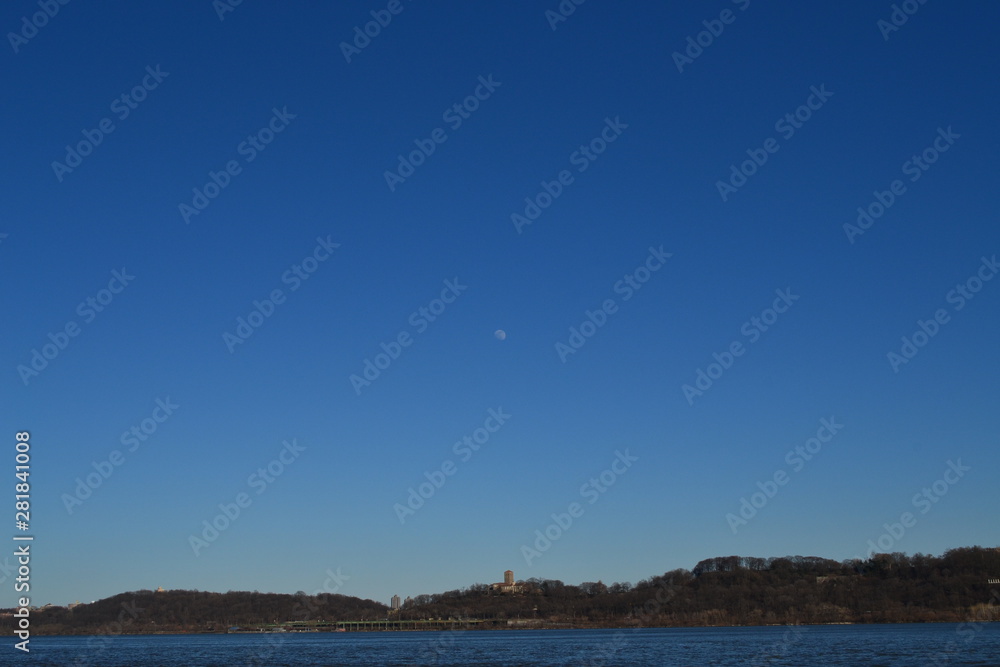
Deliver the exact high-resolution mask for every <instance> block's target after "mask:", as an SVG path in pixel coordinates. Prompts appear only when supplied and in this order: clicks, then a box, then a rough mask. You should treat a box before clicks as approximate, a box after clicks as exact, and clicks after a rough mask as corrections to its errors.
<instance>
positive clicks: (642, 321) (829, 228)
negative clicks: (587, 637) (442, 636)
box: [0, 0, 1000, 606]
mask: <svg viewBox="0 0 1000 667" xmlns="http://www.w3.org/2000/svg"><path fill="white" fill-rule="evenodd" d="M51 4H52V5H54V6H55V5H58V6H57V7H56V9H57V10H58V11H57V12H56V13H54V15H52V16H51V17H50V16H47V15H45V9H44V8H40V6H47V5H45V2H42V3H41V4H39V3H37V2H29V1H27V0H17V1H16V2H10V3H5V4H4V6H3V9H2V10H0V27H2V28H3V32H4V33H6V34H7V37H6V40H7V42H8V45H7V47H5V48H7V49H8V51H7V53H6V55H5V56H3V58H4V59H5V63H4V66H3V68H2V72H3V74H2V75H0V76H2V78H3V82H4V90H5V95H4V99H5V102H4V107H3V109H4V110H3V114H4V118H5V120H6V128H7V130H6V131H5V132H4V133H3V139H2V142H3V149H4V151H3V152H4V155H5V159H4V160H2V161H0V177H2V182H3V183H4V184H5V193H6V195H5V198H4V216H3V219H2V221H0V233H2V234H4V235H5V236H4V237H3V238H2V239H0V272H2V280H3V286H4V289H3V300H4V308H3V314H4V318H5V321H4V325H3V327H2V331H3V346H2V354H3V364H2V367H3V368H4V372H5V378H6V379H5V380H4V381H3V383H2V386H3V389H2V391H3V393H2V403H3V410H2V423H3V437H4V438H6V439H7V441H8V443H9V444H8V447H7V449H6V451H7V456H6V459H5V460H6V465H7V466H8V473H7V477H6V479H7V480H8V481H7V482H6V486H4V487H2V488H0V492H2V493H4V494H7V497H8V498H9V499H10V502H9V503H8V510H9V515H8V537H7V538H6V539H8V540H9V539H10V538H11V537H12V536H13V535H15V534H31V535H34V536H35V541H34V542H33V544H32V547H31V548H32V554H33V558H32V562H31V565H32V572H31V582H30V583H31V591H30V594H31V599H32V604H44V603H46V602H53V603H58V604H65V603H68V602H72V601H74V600H81V601H90V600H94V599H98V598H102V597H107V596H110V595H113V594H116V593H119V592H123V591H129V590H136V589H142V588H155V587H157V586H163V587H164V588H168V589H169V588H184V589H200V590H210V591H227V590H259V591H274V592H286V593H293V592H295V591H298V590H304V591H307V592H313V591H316V590H318V589H322V588H323V587H324V586H325V587H326V588H327V590H333V589H336V590H337V591H338V592H340V593H344V594H348V595H356V596H360V597H367V598H373V599H377V600H380V601H382V602H386V603H388V601H389V598H390V596H391V595H393V594H394V593H398V594H400V595H401V596H403V597H405V596H407V595H417V594H421V593H431V592H437V591H443V590H449V589H455V588H461V587H464V586H467V585H470V584H472V583H475V582H483V583H490V582H494V581H500V580H501V579H502V573H503V571H504V570H506V569H508V568H510V569H513V570H514V572H515V576H516V577H517V578H518V579H524V578H529V577H543V578H553V579H562V580H564V581H566V582H569V583H579V582H581V581H597V580H603V581H604V582H606V583H610V582H611V581H632V582H635V581H637V580H639V579H642V578H645V577H648V576H650V575H655V574H661V573H663V572H665V571H667V570H671V569H674V568H681V567H683V568H691V567H693V566H694V565H695V563H697V562H698V561H699V560H701V559H703V558H707V557H712V556H722V555H729V554H740V555H754V556H781V555H789V554H801V555H818V556H825V557H831V558H835V559H838V560H839V559H847V558H852V557H855V556H864V555H866V554H867V552H868V551H869V550H870V549H871V548H872V545H870V544H869V540H871V541H872V542H873V543H874V546H876V547H878V548H879V549H878V550H880V551H881V550H885V551H905V552H908V553H914V552H925V553H940V552H942V551H943V550H945V549H948V548H951V547H956V546H967V545H973V544H980V545H984V546H995V545H997V544H998V543H1000V530H998V524H997V519H996V501H997V499H998V492H997V477H996V470H997V467H998V464H1000V449H998V447H997V445H998V439H997V437H998V436H997V425H998V417H997V415H998V412H997V404H998V399H1000V386H998V380H997V367H998V352H997V327H998V324H1000V315H998V313H1000V309H998V305H1000V280H993V278H994V277H995V274H996V273H997V271H998V270H1000V267H998V266H997V265H996V263H995V262H996V258H997V256H998V254H1000V232H998V227H997V215H996V214H997V207H996V192H997V188H996V183H997V175H998V173H997V147H998V145H1000V144H998V140H1000V132H998V130H997V122H996V113H995V109H996V106H997V102H998V95H997V88H996V80H997V73H998V70H997V52H996V40H995V37H996V35H995V26H996V25H997V23H998V19H1000V8H998V7H997V6H996V5H995V4H994V3H959V4H955V3H944V2H927V3H925V4H918V3H917V2H915V1H913V0H910V1H909V2H904V3H902V5H903V6H901V7H900V9H899V12H898V13H896V14H895V15H894V10H893V7H892V5H891V3H889V2H884V3H882V2H875V3H872V2H861V1H860V0H851V1H848V2H839V3H818V4H817V3H798V2H778V3H774V2H759V1H758V0H749V2H747V1H746V0H739V1H738V2H730V1H729V0H718V1H717V2H714V3H662V4H661V3H626V4H624V5H623V4H621V3H610V2H600V1H599V0H591V1H589V2H584V3H582V4H580V5H576V4H574V3H571V2H569V1H564V2H563V3H562V5H561V6H562V11H563V12H564V13H565V15H563V14H558V13H557V12H559V7H560V5H559V4H558V3H557V2H556V0H549V1H547V2H515V3H502V4H499V5H495V6H487V5H483V4H481V3H458V2H450V3H430V2H422V1H419V0H418V1H416V2H409V1H408V0H403V1H402V2H401V3H400V4H396V3H394V2H389V3H386V2H372V3H306V2H285V3H264V2H243V3H241V4H239V5H236V6H230V5H228V4H224V0H223V1H221V2H216V3H214V4H213V3H212V2H210V0H197V1H195V0H188V1H184V2H172V3H158V4H151V3H114V4H111V5H107V4H103V3H98V4H96V5H95V4H94V3H84V2H71V3H69V4H65V5H63V4H58V3H56V2H54V1H53V2H52V3H51ZM654 5H655V6H654ZM904 6H905V7H904ZM229 10H231V11H229ZM54 11H55V9H53V8H52V7H50V8H49V12H50V13H51V12H54ZM907 11H909V12H910V13H907ZM373 12H374V14H373ZM563 19H565V20H563ZM904 19H905V22H904ZM880 21H881V22H882V23H881V25H880ZM379 22H381V24H384V25H380V23H379ZM366 24H368V25H366ZM355 28H357V30H355ZM366 30H367V31H368V33H369V34H370V35H374V36H368V35H365V34H364V33H365V31H366ZM689 37H690V41H689V40H688V38H689ZM526 199H527V201H526ZM859 207H860V208H861V213H859V210H858V209H859ZM859 217H860V220H859ZM845 225H846V227H845ZM422 309H423V310H422ZM588 313H589V315H588ZM921 323H922V324H921ZM498 330H499V331H503V332H504V334H497V333H495V332H497V331H498ZM904 338H905V339H906V340H905V341H904V340H903V339H904ZM911 346H912V347H911ZM734 353H735V354H734ZM380 355H381V356H380ZM366 373H367V376H366ZM352 376H355V377H354V378H353V379H352ZM824 420H825V421H824ZM133 429H135V433H133V432H132V431H133ZM19 431H28V432H30V447H31V449H30V456H31V460H30V466H31V468H30V479H29V482H30V506H31V509H30V511H31V517H30V528H29V530H28V531H18V530H17V529H16V528H15V524H14V521H15V517H14V516H13V515H14V507H13V496H14V494H15V486H14V485H15V483H16V482H17V480H16V479H15V478H14V465H15V461H14V455H15V450H14V441H15V434H16V433H17V432H19ZM466 438H468V441H466V440H465V439H466ZM810 439H812V440H810ZM285 443H287V444H285ZM473 446H475V447H476V448H474V447H473ZM949 462H950V463H949ZM269 470H270V471H269ZM591 480H593V481H591ZM421 485H423V486H421ZM411 489H412V493H411ZM925 489H926V492H925ZM754 494H757V495H754ZM237 511H238V512H239V514H238V515H237V514H236V513H237ZM227 513H228V514H229V515H230V516H229V517H227V516H226V514H227ZM553 515H555V517H553ZM213 523H214V524H215V527H214V528H212V527H206V526H211V524H213ZM560 524H561V525H560ZM896 524H898V525H896ZM536 531H539V533H536ZM546 532H548V534H549V536H548V537H547V538H540V537H539V535H544V534H545V533H546ZM0 539H4V538H3V537H2V536H0ZM546 540H548V541H546ZM13 544H14V543H13V542H11V545H13ZM5 551H7V552H13V546H11V547H10V548H9V549H8V550H5ZM6 559H7V560H6V561H0V563H3V564H4V568H3V571H0V577H2V578H4V582H3V583H2V594H0V604H4V605H7V606H9V605H11V604H12V603H13V601H14V600H15V593H14V589H13V583H14V581H13V576H14V575H13V574H11V571H10V569H9V568H10V565H11V564H12V557H11V556H7V557H6ZM332 575H337V576H336V577H333V576H332ZM338 586H339V588H338Z"/></svg>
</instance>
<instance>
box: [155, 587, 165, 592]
mask: <svg viewBox="0 0 1000 667" xmlns="http://www.w3.org/2000/svg"><path fill="white" fill-rule="evenodd" d="M156 592H157V593H166V591H165V590H163V586H157V587H156Z"/></svg>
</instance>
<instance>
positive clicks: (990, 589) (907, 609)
mask: <svg viewBox="0 0 1000 667" xmlns="http://www.w3.org/2000/svg"><path fill="white" fill-rule="evenodd" d="M997 578H1000V549H990V548H983V547H964V548H959V549H952V550H950V551H947V552H945V553H944V554H943V555H941V556H930V555H925V554H919V553H918V554H916V555H913V556H908V555H906V554H903V553H890V554H876V555H873V556H872V557H871V558H868V559H866V560H848V561H843V562H838V561H834V560H830V559H826V558H818V557H813V556H788V557H782V558H753V557H744V556H724V557H717V558H709V559H706V560H703V561H701V562H700V563H698V564H697V565H695V567H694V568H693V569H692V570H685V569H677V570H672V571H670V572H666V573H664V574H662V575H658V576H654V577H651V578H649V579H645V580H642V581H639V582H637V583H635V584H632V583H629V582H616V583H612V584H604V583H603V582H601V581H597V582H584V583H581V584H577V585H573V584H566V583H563V582H562V581H559V580H554V579H538V578H535V579H528V580H527V581H523V582H519V583H520V584H522V590H523V592H520V593H516V594H509V593H499V592H496V591H493V590H491V589H490V587H489V586H487V585H485V584H473V585H471V586H469V587H467V588H463V589H457V590H452V591H446V592H443V593H434V594H422V595H417V596H415V597H413V598H412V599H407V601H406V603H405V604H404V605H403V607H402V608H401V609H400V610H398V611H392V610H390V609H389V608H388V607H387V606H386V605H384V604H381V603H379V602H375V601H372V600H362V599H359V598H355V597H349V596H344V595H336V594H323V595H316V596H309V595H306V594H305V593H302V592H299V593H297V594H295V595H287V594H277V593H257V592H253V593H250V592H229V593H208V592H201V591H166V592H153V591H136V592H134V593H124V594H121V595H116V596H114V597H111V598H107V599H104V600H100V601H97V602H94V603H92V604H86V605H79V606H76V607H75V608H73V609H68V608H66V607H49V608H47V609H43V610H37V611H34V612H32V615H33V618H32V627H33V628H34V630H35V631H36V632H38V633H47V634H81V633H90V634H94V633H99V632H111V630H109V629H108V628H114V632H121V633H150V632H224V631H226V630H227V629H228V628H230V627H233V626H240V627H261V626H267V625H273V624H277V625H281V624H283V623H287V622H289V621H320V622H327V623H333V622H337V621H357V620H381V619H392V620H404V621H406V620H429V619H484V620H486V621H488V623H487V624H486V626H487V627H489V626H490V625H492V626H493V627H510V626H511V625H515V626H516V625H540V626H550V627H630V626H667V627H669V626H712V625H767V624H813V623H907V622H935V621H948V622H963V621H984V620H1000V586H998V585H990V584H989V583H988V581H989V579H997ZM123 609H131V610H132V611H130V613H129V614H128V615H125V614H123V611H122V610H123ZM136 610H137V611H136ZM11 611H13V610H4V612H11ZM123 617H124V618H125V620H124V621H122V620H121V618H123ZM14 620H15V619H13V618H12V617H11V616H10V615H9V613H4V614H3V615H2V616H0V626H3V627H4V628H5V629H7V630H11V631H12V630H13V621H14ZM102 628H103V630H102Z"/></svg>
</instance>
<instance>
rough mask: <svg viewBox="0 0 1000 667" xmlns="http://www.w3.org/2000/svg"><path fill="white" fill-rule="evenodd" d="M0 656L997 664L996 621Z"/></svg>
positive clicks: (147, 647)
mask: <svg viewBox="0 0 1000 667" xmlns="http://www.w3.org/2000/svg"><path fill="white" fill-rule="evenodd" d="M13 642H14V639H13V638H8V639H7V641H6V642H5V643H6V644H8V645H9V646H3V648H0V665H15V664H17V665H58V666H59V667H66V666H68V665H80V666H81V667H82V666H83V665H92V666H94V667H97V666H100V667H126V666H127V667H161V666H162V667H179V666H181V665H184V666H188V665H191V666H199V667H202V666H204V667H208V666H220V667H221V666H226V667H229V666H233V665H247V666H263V665H268V666H274V667H285V666H288V667H299V666H304V665H426V664H438V665H594V666H597V665H605V666H609V667H610V666H611V665H678V666H681V665H719V666H723V667H724V666H729V665H774V666H778V665H794V666H796V667H800V666H802V665H823V666H824V667H838V666H841V665H843V666H848V665H850V666H851V667H854V666H856V665H866V666H867V665H870V666H885V667H910V666H913V667H925V666H928V667H929V666H934V667H937V666H938V665H948V666H951V665H992V666H997V665H1000V623H964V624H958V623H948V624H943V623H942V624H914V625H860V626H859V625H836V626H829V625H826V626H797V627H787V626H785V627H766V628H659V629H657V628H653V629H641V630H512V631H475V630H469V631H446V632H372V633H308V634H265V635H139V636H129V635H126V636H118V637H106V636H104V637H37V638H32V640H31V649H32V650H31V654H30V655H25V654H23V653H22V652H21V651H18V650H16V649H14V648H13Z"/></svg>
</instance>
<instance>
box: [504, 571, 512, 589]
mask: <svg viewBox="0 0 1000 667" xmlns="http://www.w3.org/2000/svg"><path fill="white" fill-rule="evenodd" d="M503 583H505V584H507V585H508V586H513V585H514V570H507V571H506V572H504V573H503Z"/></svg>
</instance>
